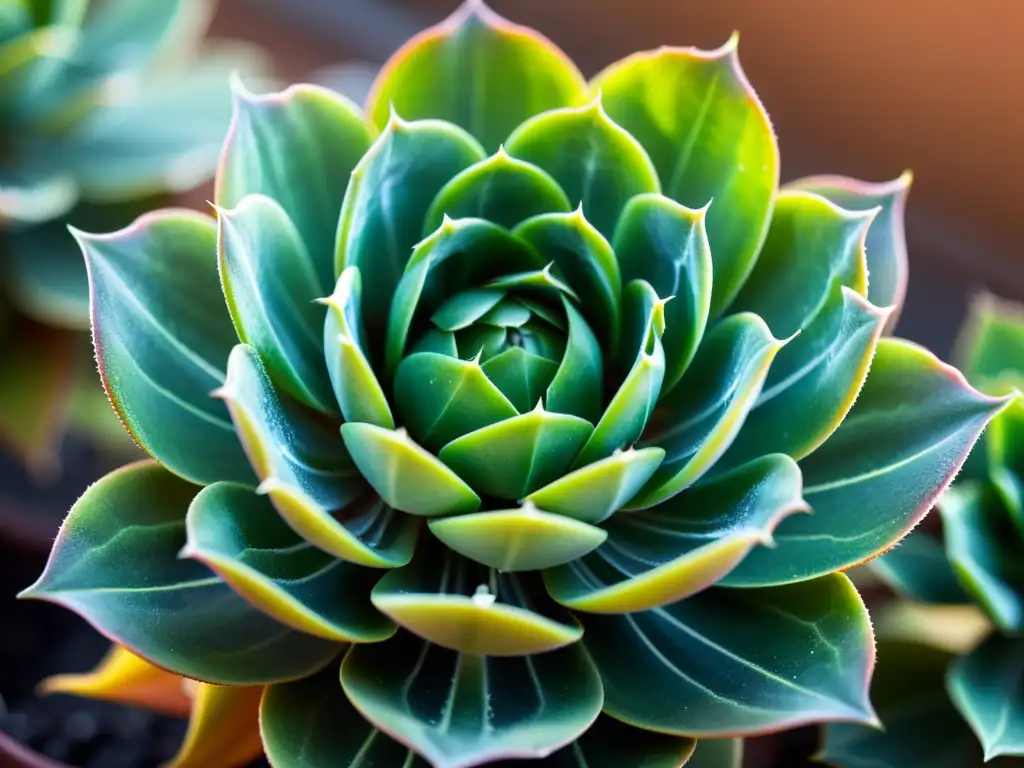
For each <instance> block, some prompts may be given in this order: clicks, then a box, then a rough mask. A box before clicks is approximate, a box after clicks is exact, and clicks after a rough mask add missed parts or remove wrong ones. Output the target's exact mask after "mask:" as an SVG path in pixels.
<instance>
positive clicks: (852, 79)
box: [0, 0, 1024, 768]
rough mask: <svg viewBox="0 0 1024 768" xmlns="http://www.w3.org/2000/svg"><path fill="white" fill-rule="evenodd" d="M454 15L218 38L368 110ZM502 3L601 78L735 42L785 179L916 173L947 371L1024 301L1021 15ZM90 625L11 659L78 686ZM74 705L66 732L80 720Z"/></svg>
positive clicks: (399, 5)
mask: <svg viewBox="0 0 1024 768" xmlns="http://www.w3.org/2000/svg"><path fill="white" fill-rule="evenodd" d="M141 1H142V0H140V2H141ZM457 5H458V0H221V3H220V7H219V11H218V14H217V16H216V17H215V20H214V23H213V26H212V29H211V35H212V36H216V37H231V38H240V39H243V40H249V41H252V42H255V43H257V44H258V45H260V46H262V47H264V48H265V49H266V50H267V51H268V52H269V53H270V54H271V56H272V60H273V65H274V69H275V74H276V75H277V76H278V77H279V78H280V79H281V80H283V81H295V80H309V79H314V77H315V78H316V79H318V80H320V81H321V82H326V83H328V84H335V85H337V86H338V87H339V89H343V90H345V91H347V92H348V93H349V94H350V95H357V94H358V93H359V92H360V90H361V89H363V88H365V87H366V86H368V79H367V78H368V76H372V72H373V70H374V68H375V67H376V66H377V65H379V64H380V63H382V62H383V61H384V60H385V59H386V58H387V56H388V55H389V54H390V53H391V52H392V51H394V49H395V48H397V47H398V46H399V45H400V44H401V43H402V42H403V41H404V40H406V39H407V38H408V37H409V36H410V35H412V34H414V33H415V32H417V31H419V30H420V29H422V28H424V27H425V26H428V25H430V24H432V23H435V22H437V21H439V20H440V19H442V18H443V17H444V16H445V15H447V14H448V13H449V12H451V11H452V10H453V9H454V8H455V7H456V6H457ZM490 5H491V6H492V7H493V8H494V9H495V10H496V11H498V12H499V13H502V14H503V15H506V16H509V17H510V18H512V19H513V20H515V21H517V22H519V23H523V24H526V25H529V26H533V27H536V28H538V29H541V30H542V31H544V33H545V34H547V35H548V36H549V37H551V38H552V39H553V40H554V41H555V42H556V43H557V44H559V45H560V46H561V47H562V48H563V49H564V50H565V51H566V52H567V53H568V54H569V55H570V56H571V57H572V58H573V59H574V60H575V61H576V62H577V63H578V64H579V66H580V67H581V69H582V70H583V73H584V74H585V75H587V76H590V75H593V74H595V73H596V72H597V71H598V70H600V69H601V68H603V67H604V66H605V65H606V64H608V63H610V62H611V61H614V60H615V59H618V58H620V57H622V56H624V55H627V54H629V53H631V52H633V51H637V50H642V49H647V48H653V47H657V46H659V45H662V44H672V45H696V46H698V47H701V48H715V47H718V46H719V45H721V44H722V43H723V42H724V41H725V40H726V39H727V38H728V37H729V35H730V34H731V33H732V32H733V31H734V30H738V31H739V33H740V45H739V53H740V60H741V62H742V64H743V67H744V69H745V71H746V73H747V75H748V77H749V79H750V80H751V82H752V84H753V86H754V88H755V89H756V90H757V92H758V94H759V95H760V97H761V100H762V101H763V102H764V104H765V106H766V108H767V109H768V112H769V114H770V115H771V117H772V120H773V123H774V125H775V128H776V131H777V133H778V137H779V144H780V149H781V157H782V176H783V181H787V180H790V179H794V178H797V177H800V176H804V175H808V174H817V173H837V174H845V175H849V176H854V177H858V178H861V179H864V180H868V181H886V180H890V179H894V178H896V177H897V176H898V175H899V174H900V173H901V172H902V171H904V170H905V169H911V170H912V171H913V173H914V183H913V186H912V188H911V192H910V197H909V203H908V208H907V233H908V245H909V254H910V288H909V294H908V298H907V306H906V309H905V310H904V312H903V315H902V318H901V321H900V325H899V328H898V332H899V334H900V335H902V336H905V337H908V338H911V339H913V340H915V341H919V342H921V343H924V344H926V345H927V346H929V347H930V348H931V349H933V350H934V351H935V352H936V353H937V354H939V355H940V356H941V357H943V358H945V359H948V357H949V354H950V351H951V349H952V345H953V341H954V337H955V334H956V331H957V329H958V328H959V326H960V323H961V321H962V318H963V315H964V311H965V303H966V301H967V299H968V298H969V296H970V295H971V293H972V292H974V291H976V290H979V289H981V288H982V287H988V288H989V289H991V290H993V291H994V292H996V293H998V294H1000V295H1002V296H1005V297H1007V298H1016V299H1024V268H1022V261H1024V211H1022V210H1021V209H1022V203H1021V201H1022V200H1024V195H1022V193H1021V191H1020V185H1021V180H1022V179H1024V56H1022V55H1021V54H1020V40H1021V38H1022V36H1024V3H1022V2H1019V1H1018V2H1013V1H1012V0H899V2H894V1H893V0H856V2H845V3H843V2H822V1H821V0H776V2H773V3H766V2H764V0H629V2H622V1H621V0H490ZM339 64H340V65H342V66H341V67H340V68H339V67H338V66H337V65H339ZM325 68H332V69H330V70H329V71H328V70H325ZM206 199H209V190H208V189H205V188H204V189H200V190H197V191H196V193H195V194H194V195H189V197H188V202H189V203H190V204H194V205H196V206H201V205H202V203H203V201H204V200H206ZM76 450H78V449H77V448H76V447H75V445H74V444H69V446H68V447H67V451H70V452H71V455H70V456H68V457H66V458H65V465H66V466H67V467H69V470H68V472H66V474H65V475H64V477H63V478H62V480H61V482H60V483H59V484H58V485H57V486H54V487H52V488H49V489H47V490H46V491H45V492H39V491H32V493H33V494H35V496H34V502H35V503H37V504H40V503H41V504H44V505H46V506H48V507H52V508H53V509H54V510H55V513H56V514H57V515H58V516H57V517H47V518H46V519H43V520H40V521H37V523H38V524H37V526H36V530H35V531H34V533H33V535H34V536H36V538H37V539H38V538H40V537H41V538H42V539H44V540H45V539H52V530H53V529H54V528H55V526H56V524H57V523H58V522H59V519H60V517H59V515H62V514H63V513H64V511H66V509H67V508H68V506H69V505H70V504H71V503H72V502H73V501H74V499H75V498H76V497H77V496H78V494H79V493H80V492H81V490H82V488H83V487H84V486H85V484H87V483H88V482H89V481H90V480H91V479H92V477H94V476H95V475H96V474H98V473H99V471H100V469H101V467H100V466H99V465H98V464H97V463H96V462H95V461H94V459H93V458H92V457H91V456H86V455H84V454H82V455H79V454H76V453H75V451H76ZM0 468H2V467H0ZM27 488H28V486H26V490H25V493H26V494H28V493H29V490H27ZM2 525H3V517H2V516H0V526H2ZM22 532H24V531H22ZM3 533H4V532H3V531H0V537H2V535H3ZM15 533H16V532H15ZM25 551H26V552H28V548H27V547H26V550H25ZM4 569H6V570H13V571H14V573H13V574H8V575H9V576H10V578H13V579H14V581H15V582H17V581H19V580H25V581H26V582H27V580H28V579H30V578H31V577H32V576H34V575H35V574H36V573H38V562H37V558H36V555H35V554H26V555H25V557H24V558H23V559H22V561H8V560H7V559H6V558H4V559H3V560H2V561H0V570H4ZM20 586H23V584H22V585H20ZM27 610H31V611H36V612H40V611H42V612H47V610H48V609H47V608H46V607H45V606H31V608H29V609H27ZM40 621H41V623H40ZM76 621H77V620H76V619H74V617H72V616H71V614H70V613H67V612H64V611H61V610H59V609H53V610H52V611H51V612H49V613H46V615H45V616H44V617H43V618H42V619H41V620H39V621H36V620H34V621H33V622H27V623H26V624H25V626H24V627H23V628H22V629H19V627H18V626H16V625H13V624H7V625H6V628H5V629H4V630H3V631H2V632H0V656H4V655H6V657H7V658H11V657H12V656H13V657H15V658H17V655H18V654H20V653H26V652H28V650H29V649H31V648H32V647H33V643H37V642H39V634H38V633H39V632H40V631H45V632H47V633H55V632H56V633H68V637H69V638H70V637H71V636H72V635H74V636H75V637H76V639H75V641H74V643H75V645H74V652H73V653H72V652H71V651H69V650H68V649H67V648H65V649H64V650H63V651H61V652H62V653H63V654H64V656H63V662H62V663H63V665H64V671H67V669H68V664H71V665H72V666H77V667H78V668H82V669H84V668H85V667H87V666H89V665H90V664H91V663H92V662H93V661H95V659H96V658H97V657H98V656H99V654H100V653H101V652H102V651H103V649H104V647H105V644H104V643H103V642H102V641H101V640H99V639H98V638H89V639H82V634H81V633H82V631H83V630H82V629H81V628H80V627H78V625H77V624H75V623H74V622H76ZM40 627H42V628H43V629H40ZM76 633H77V634H76ZM70 643H71V640H70V639H69V641H68V644H69V647H70ZM52 671H55V670H52V669H43V670H39V669H26V670H24V673H23V675H22V677H23V681H22V682H24V684H25V685H30V682H29V681H31V680H36V679H38V678H39V676H40V673H41V672H42V673H46V672H52ZM0 693H2V694H3V695H4V696H7V697H8V698H10V697H11V696H12V695H15V696H16V695H18V694H17V692H16V693H14V694H12V693H11V692H10V691H0ZM21 693H25V692H24V691H21ZM2 704H3V701H2V699H0V705H2ZM48 706H49V705H48ZM60 706H64V705H57V709H55V710H53V711H52V717H54V718H60V717H66V716H67V714H68V712H70V711H71V710H70V709H67V708H66V709H64V710H61V709H60ZM71 706H72V705H70V704H68V705H66V707H71ZM2 716H3V708H2V706H0V728H3V727H10V722H9V721H7V722H6V723H5V721H4V720H3V719H2ZM130 725H131V723H128V724H126V725H125V726H124V727H129V726H130ZM138 727H140V728H142V727H144V726H141V725H140V726H138ZM168 728H169V730H168V735H167V738H168V739H177V738H178V737H179V735H180V730H175V728H176V726H175V727H171V726H168ZM814 744H815V735H814V733H813V731H811V730H805V731H801V732H797V733H794V734H788V735H784V736H781V737H775V738H770V739H763V740H757V742H756V743H752V745H751V752H753V753H756V754H755V755H751V758H750V765H755V764H756V765H759V766H767V765H777V766H780V767H785V768H799V766H803V765H810V763H809V762H807V757H808V755H809V754H810V753H811V752H812V751H813V749H814ZM755 761H756V762H755Z"/></svg>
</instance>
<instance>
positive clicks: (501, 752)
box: [341, 633, 601, 768]
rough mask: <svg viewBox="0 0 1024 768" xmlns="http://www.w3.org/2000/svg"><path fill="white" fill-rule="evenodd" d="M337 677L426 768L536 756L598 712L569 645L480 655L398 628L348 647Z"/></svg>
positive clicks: (594, 692) (595, 685)
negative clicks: (426, 763)
mask: <svg viewBox="0 0 1024 768" xmlns="http://www.w3.org/2000/svg"><path fill="white" fill-rule="evenodd" d="M341 684H342V686H343V687H344V689H345V693H346V694H347V695H348V697H349V700H350V701H351V702H352V703H353V704H354V705H355V707H356V709H357V710H359V712H360V713H361V714H362V715H363V717H365V718H366V719H367V720H369V721H370V722H371V723H372V724H373V725H375V726H377V727H378V728H380V729H381V730H383V731H386V732H387V733H389V734H391V736H392V737H393V738H395V739H397V740H398V741H401V742H402V743H403V744H406V745H408V746H410V747H412V748H414V749H415V750H416V751H417V752H419V753H420V754H421V755H423V756H424V757H425V758H426V759H427V760H428V761H429V762H430V763H431V764H432V765H433V766H435V768H472V766H478V765H486V764H488V763H490V762H492V761H496V760H500V759H503V758H506V759H507V758H521V759H537V758H540V757H545V756H547V755H549V754H551V753H552V752H555V751H556V750H558V749H560V748H561V747H563V746H565V745H566V744H568V743H569V742H571V741H573V740H574V739H576V738H577V737H578V736H580V734H582V733H583V732H584V731H585V730H586V729H587V728H588V727H590V725H591V724H592V723H593V722H594V720H595V719H596V718H597V716H598V714H599V713H600V711H601V680H600V678H599V677H598V674H597V671H596V670H595V669H594V667H593V665H592V664H591V662H590V660H589V659H588V658H587V655H586V653H584V651H583V649H582V648H580V646H579V645H578V644H577V645H571V646H569V647H567V648H560V649H558V650H555V651H551V652H550V653H542V654H539V655H537V656H517V657H488V656H474V655H470V654H459V653H456V652H454V651H450V650H447V649H445V648H441V647H440V646H437V645H432V644H430V643H427V642H425V641H423V640H421V639H419V638H418V637H416V636H415V635H412V634H409V633H400V634H398V635H397V636H395V637H394V638H392V639H391V640H388V641H387V642H384V643H374V644H372V645H360V646H353V648H352V649H351V650H349V652H348V654H347V655H346V656H345V660H344V662H342V665H341Z"/></svg>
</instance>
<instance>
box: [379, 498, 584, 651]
mask: <svg viewBox="0 0 1024 768" xmlns="http://www.w3.org/2000/svg"><path fill="white" fill-rule="evenodd" d="M485 514H486V513H485ZM453 519H454V518H453ZM482 582H485V583H482ZM373 604H374V605H375V606H376V607H377V608H378V610H380V611H381V612H382V613H384V614H386V615H387V616H389V617H391V618H392V619H393V620H394V621H395V622H397V623H398V624H400V625H401V626H402V627H404V628H405V629H407V630H409V631H410V632H412V633H414V634H416V635H419V636H420V637H422V638H423V639H424V640H428V641H429V642H431V643H434V644H436V645H439V646H442V647H444V648H450V649H452V650H455V651H460V652H462V653H468V654H479V655H483V656H494V657H504V656H532V655H534V654H540V653H546V652H548V651H552V650H554V649H556V648H562V647H563V646H566V645H571V644H572V643H575V642H576V641H577V640H579V639H580V635H581V634H582V630H580V628H579V625H578V624H577V623H576V622H574V621H573V620H572V618H571V617H570V616H569V614H568V612H567V611H565V610H564V609H562V608H560V607H559V606H558V605H556V604H555V603H553V602H552V601H551V600H550V599H549V598H548V597H547V596H546V595H545V594H544V591H543V589H541V587H540V580H539V579H538V578H537V577H536V576H532V578H531V576H530V575H526V576H516V575H506V574H502V573H495V572H490V573H488V569H486V568H481V567H480V566H478V565H476V564H475V563H473V562H470V561H469V560H466V559H465V558H463V557H461V556H460V555H457V554H454V553H453V552H451V551H448V550H446V549H445V547H444V546H442V545H440V543H439V542H431V543H426V545H425V546H424V547H422V548H421V549H420V551H419V552H417V557H416V559H414V560H413V561H412V563H410V564H409V565H407V566H406V567H404V568H399V569H397V570H394V571H391V572H390V573H388V574H386V575H385V576H384V578H382V579H381V580H380V582H379V583H378V584H377V586H376V587H375V588H374V590H373Z"/></svg>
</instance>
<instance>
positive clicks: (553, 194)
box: [423, 148, 572, 237]
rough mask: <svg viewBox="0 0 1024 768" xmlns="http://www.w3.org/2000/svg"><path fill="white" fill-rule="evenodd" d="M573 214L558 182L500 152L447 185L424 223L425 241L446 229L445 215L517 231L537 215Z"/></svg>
mask: <svg viewBox="0 0 1024 768" xmlns="http://www.w3.org/2000/svg"><path fill="white" fill-rule="evenodd" d="M571 210H572V206H571V205H570V204H569V198H567V197H566V196H565V192H563V191H562V188H561V187H559V186H558V183H557V182H556V181H555V180H554V179H552V178H551V177H550V176H549V175H548V174H546V173H545V172H544V171H542V170H541V169H540V168H538V167H537V166H535V165H531V164H530V163H525V162H523V161H522V160H517V159H516V158H514V157H510V156H509V155H508V154H507V153H506V152H505V150H504V148H501V149H499V150H498V151H497V153H496V154H494V155H491V156H490V157H489V158H487V159H486V160H483V161H481V162H479V163H477V164H476V165H473V166H470V167H469V168H467V169H466V170H464V171H463V172H462V173H460V174H458V175H457V176H455V178H453V179H452V180H451V181H449V182H448V183H447V184H445V185H444V187H443V188H442V189H441V191H440V192H438V193H437V197H435V198H434V202H433V203H432V204H431V206H430V210H429V211H428V212H427V216H426V218H425V219H424V220H423V236H424V237H426V236H427V235H429V234H430V233H431V232H433V231H434V230H435V229H437V228H438V227H439V226H441V224H442V223H443V221H444V217H445V216H448V217H450V218H453V219H462V218H469V217H473V218H478V219H487V220H488V221H493V222H494V223H495V224H498V225H500V226H502V227H506V228H507V229H512V227H514V226H515V225H516V224H518V223H519V222H521V221H523V220H524V219H528V218H530V217H532V216H539V215H541V214H544V213H556V212H560V213H568V212H569V211H571Z"/></svg>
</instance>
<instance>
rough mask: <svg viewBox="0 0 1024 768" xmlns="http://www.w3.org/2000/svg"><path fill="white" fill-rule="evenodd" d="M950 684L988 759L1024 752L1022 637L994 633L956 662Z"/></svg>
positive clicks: (950, 670) (951, 671) (952, 693)
mask: <svg viewBox="0 0 1024 768" xmlns="http://www.w3.org/2000/svg"><path fill="white" fill-rule="evenodd" d="M946 687H947V689H948V690H949V696H950V698H951V699H952V700H953V705H954V706H955V707H956V708H957V709H958V710H959V711H960V714H961V715H963V717H964V719H965V720H966V721H967V722H968V723H969V724H970V726H971V728H972V729H973V730H974V732H975V733H976V734H977V736H978V740H979V741H981V745H982V747H983V748H984V750H985V759H986V760H991V759H993V758H995V757H999V756H1000V755H1013V756H1016V757H1024V697H1022V696H1021V691H1022V690H1024V638H1020V637H1010V636H1007V635H1000V634H993V635H992V636H991V637H989V638H988V639H987V640H986V641H985V642H983V643H982V644H981V646H979V647H978V648H976V649H974V650H973V651H971V652H970V653H969V654H967V655H966V656H961V657H960V658H958V659H957V660H956V661H954V662H953V664H952V665H951V666H950V668H949V672H948V675H947V678H946Z"/></svg>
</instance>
